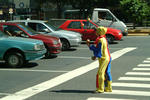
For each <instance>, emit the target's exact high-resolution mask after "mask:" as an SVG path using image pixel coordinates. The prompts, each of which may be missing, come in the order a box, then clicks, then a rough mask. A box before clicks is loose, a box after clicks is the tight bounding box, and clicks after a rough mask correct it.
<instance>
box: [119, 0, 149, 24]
mask: <svg viewBox="0 0 150 100" xmlns="http://www.w3.org/2000/svg"><path fill="white" fill-rule="evenodd" d="M120 4H121V6H122V9H123V10H124V13H125V14H126V16H128V18H130V19H132V21H133V22H134V23H137V24H139V23H141V22H142V21H143V20H145V19H146V18H147V16H148V15H149V11H150V7H149V6H148V4H147V3H146V2H144V1H142V0H122V1H120Z"/></svg>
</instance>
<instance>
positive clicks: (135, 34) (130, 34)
mask: <svg viewBox="0 0 150 100" xmlns="http://www.w3.org/2000/svg"><path fill="white" fill-rule="evenodd" d="M149 35H150V34H149V33H128V36H149Z"/></svg>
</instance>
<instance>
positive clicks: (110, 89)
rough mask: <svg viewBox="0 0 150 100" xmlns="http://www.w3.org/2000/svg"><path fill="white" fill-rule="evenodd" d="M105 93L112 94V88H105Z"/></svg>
mask: <svg viewBox="0 0 150 100" xmlns="http://www.w3.org/2000/svg"><path fill="white" fill-rule="evenodd" d="M104 91H105V92H112V88H108V87H105V90H104Z"/></svg>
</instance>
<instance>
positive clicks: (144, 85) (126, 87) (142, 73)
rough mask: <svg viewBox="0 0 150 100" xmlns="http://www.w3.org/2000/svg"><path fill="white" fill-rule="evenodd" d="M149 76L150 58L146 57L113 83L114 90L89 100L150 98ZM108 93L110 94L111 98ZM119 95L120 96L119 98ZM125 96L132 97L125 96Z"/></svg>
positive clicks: (139, 99)
mask: <svg viewBox="0 0 150 100" xmlns="http://www.w3.org/2000/svg"><path fill="white" fill-rule="evenodd" d="M149 76H150V58H146V59H145V60H144V61H143V62H142V63H141V64H138V65H137V66H136V67H135V68H133V69H132V71H130V72H127V73H125V76H123V77H120V78H119V79H118V81H119V82H113V83H112V87H113V92H111V93H104V95H105V96H102V95H103V94H101V96H100V97H89V98H87V100H150V78H149ZM106 95H109V98H108V96H106ZM110 95H112V96H110ZM115 95H116V96H115ZM118 95H119V98H117V97H118ZM125 96H130V97H128V98H125ZM121 97H122V98H121ZM141 98H142V99H141Z"/></svg>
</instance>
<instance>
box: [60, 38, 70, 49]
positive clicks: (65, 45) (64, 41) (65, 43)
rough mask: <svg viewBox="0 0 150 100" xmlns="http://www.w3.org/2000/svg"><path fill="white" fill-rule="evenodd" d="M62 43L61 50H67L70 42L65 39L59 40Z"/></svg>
mask: <svg viewBox="0 0 150 100" xmlns="http://www.w3.org/2000/svg"><path fill="white" fill-rule="evenodd" d="M61 43H62V51H65V50H68V49H69V48H70V44H69V42H68V41H67V40H64V39H63V40H61Z"/></svg>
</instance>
